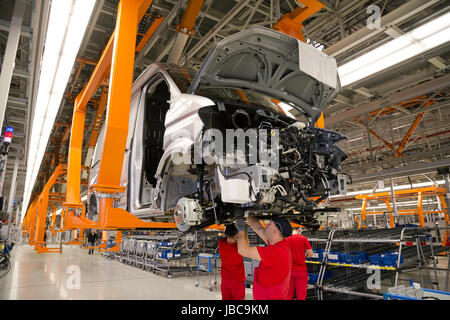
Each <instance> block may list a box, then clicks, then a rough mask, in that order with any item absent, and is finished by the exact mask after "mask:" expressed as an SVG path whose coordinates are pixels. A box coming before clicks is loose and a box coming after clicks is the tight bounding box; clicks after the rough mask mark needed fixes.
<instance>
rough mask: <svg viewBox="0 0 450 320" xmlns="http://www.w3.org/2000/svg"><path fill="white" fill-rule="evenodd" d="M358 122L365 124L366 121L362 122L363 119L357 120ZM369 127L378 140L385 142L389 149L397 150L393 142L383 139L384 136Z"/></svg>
mask: <svg viewBox="0 0 450 320" xmlns="http://www.w3.org/2000/svg"><path fill="white" fill-rule="evenodd" d="M356 122H358V123H360V124H362V125H364V122H362V121H361V120H357V121H356ZM367 129H368V130H369V132H370V133H371V134H372V135H373V136H374V137H375V138H377V139H378V140H380V141H381V142H383V143H384V144H385V145H386V147H388V148H389V149H391V150H392V151H394V152H395V147H394V146H393V145H392V144H390V143H389V142H387V141H386V140H385V139H383V138H382V137H380V136H379V135H378V134H377V133H376V132H375V131H373V130H372V129H370V128H369V127H367Z"/></svg>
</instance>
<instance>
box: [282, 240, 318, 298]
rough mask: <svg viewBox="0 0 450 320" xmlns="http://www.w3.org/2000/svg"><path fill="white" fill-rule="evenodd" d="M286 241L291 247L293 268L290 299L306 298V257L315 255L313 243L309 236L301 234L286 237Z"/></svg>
mask: <svg viewBox="0 0 450 320" xmlns="http://www.w3.org/2000/svg"><path fill="white" fill-rule="evenodd" d="M285 241H286V243H287V245H288V246H289V248H290V249H291V255H292V270H291V281H290V287H289V299H290V300H294V297H296V298H297V300H305V298H306V292H307V285H308V270H307V268H306V262H305V257H306V258H310V257H312V255H313V251H312V248H311V244H310V243H309V241H308V238H306V237H305V236H302V235H301V234H293V235H292V236H290V237H288V238H286V240H285Z"/></svg>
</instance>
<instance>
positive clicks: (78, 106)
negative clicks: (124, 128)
mask: <svg viewBox="0 0 450 320" xmlns="http://www.w3.org/2000/svg"><path fill="white" fill-rule="evenodd" d="M115 33H116V31H114V32H113V34H112V35H111V38H110V39H109V41H108V44H107V45H106V47H105V50H104V51H103V54H102V56H101V58H100V60H99V62H98V63H97V66H96V67H95V69H94V71H93V72H92V75H91V77H90V79H89V81H88V82H87V84H86V85H85V87H84V88H83V90H82V91H81V92H80V94H79V95H78V96H77V98H76V99H75V105H74V112H73V118H72V129H71V135H70V151H69V159H68V169H67V191H66V202H65V204H64V206H66V207H71V208H81V207H82V203H81V197H80V185H81V174H80V171H81V155H82V147H83V133H84V120H85V115H86V105H87V103H88V101H89V99H90V98H91V97H92V95H93V94H94V92H95V91H96V90H97V88H98V87H99V85H100V84H101V83H102V82H103V80H104V78H105V77H106V76H107V75H108V71H109V67H110V66H111V59H112V54H113V47H114V39H115Z"/></svg>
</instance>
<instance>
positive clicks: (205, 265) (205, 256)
mask: <svg viewBox="0 0 450 320" xmlns="http://www.w3.org/2000/svg"><path fill="white" fill-rule="evenodd" d="M217 258H219V254H217V253H215V254H212V253H200V254H199V255H198V256H197V282H196V283H195V286H196V287H198V285H199V284H200V271H206V272H208V289H209V291H212V286H211V272H213V271H214V286H216V285H217V272H216V270H217ZM213 262H214V264H213Z"/></svg>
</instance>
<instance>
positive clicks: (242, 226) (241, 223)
mask: <svg viewBox="0 0 450 320" xmlns="http://www.w3.org/2000/svg"><path fill="white" fill-rule="evenodd" d="M234 225H235V226H236V229H237V230H238V232H239V231H245V222H244V220H242V218H239V219H237V220H236V221H235V222H234Z"/></svg>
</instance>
